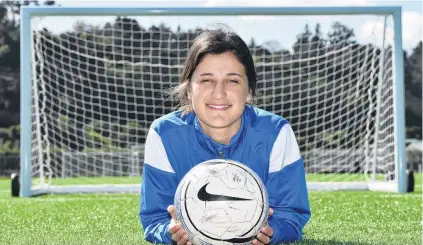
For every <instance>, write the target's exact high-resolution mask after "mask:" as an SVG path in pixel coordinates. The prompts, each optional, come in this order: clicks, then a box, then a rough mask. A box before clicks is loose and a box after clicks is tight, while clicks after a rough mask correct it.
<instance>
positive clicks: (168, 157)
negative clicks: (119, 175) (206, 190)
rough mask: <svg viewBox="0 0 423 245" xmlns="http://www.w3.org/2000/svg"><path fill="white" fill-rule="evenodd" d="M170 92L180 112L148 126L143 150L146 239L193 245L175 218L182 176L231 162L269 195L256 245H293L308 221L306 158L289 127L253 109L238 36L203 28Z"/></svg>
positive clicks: (251, 78) (251, 80)
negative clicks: (257, 180) (265, 223)
mask: <svg viewBox="0 0 423 245" xmlns="http://www.w3.org/2000/svg"><path fill="white" fill-rule="evenodd" d="M180 81H181V82H180V85H179V86H178V87H176V88H175V90H174V91H173V94H174V95H175V98H176V99H177V100H178V101H179V103H180V106H181V110H178V111H175V112H172V113H170V114H168V115H165V116H163V117H161V118H159V119H157V120H155V121H154V122H153V124H152V125H151V128H150V131H149V133H148V136H147V140H146V146H145V159H144V161H145V163H144V171H143V182H142V189H141V205H140V213H139V214H140V219H141V223H142V226H143V228H144V234H145V239H146V240H148V241H150V242H156V243H167V244H171V243H174V244H179V245H183V244H188V245H191V242H190V241H189V239H188V236H187V234H186V232H185V231H184V229H183V228H182V227H181V225H180V224H179V223H178V222H177V221H176V219H175V215H174V207H173V206H172V204H173V198H174V195H175V191H176V188H177V186H178V183H179V182H180V181H181V179H182V177H183V176H184V175H185V174H186V173H187V172H188V171H189V170H190V169H191V168H192V167H193V166H195V165H196V164H199V163H201V162H203V161H206V160H210V159H214V158H225V159H232V160H235V161H238V162H241V163H243V164H245V165H247V166H248V167H250V168H251V169H253V170H254V171H255V172H256V173H257V174H258V175H259V177H260V178H261V179H262V181H263V183H265V185H266V189H267V191H268V195H269V206H270V208H271V210H270V214H271V216H270V218H269V225H268V226H266V227H265V228H264V229H262V231H261V232H260V233H259V234H258V235H257V238H256V239H254V241H253V244H269V243H272V244H275V243H276V244H277V243H281V242H291V241H298V240H300V239H301V237H302V229H303V227H304V226H305V224H306V223H307V222H308V220H309V218H310V207H309V201H308V193H307V188H306V181H305V171H304V165H303V160H302V157H301V155H300V152H299V148H298V144H297V141H296V139H295V136H294V133H293V130H292V129H291V127H290V125H289V124H288V122H287V121H286V120H285V119H284V118H282V117H280V116H278V115H275V114H272V113H270V112H266V111H264V110H261V109H258V108H255V107H253V106H251V105H249V104H250V103H252V98H253V96H254V92H255V88H256V73H255V67H254V62H253V58H252V56H251V53H250V51H249V49H248V47H247V45H246V44H245V43H244V41H243V40H242V39H241V38H240V37H239V36H238V35H236V34H235V33H233V32H227V31H223V30H212V31H205V32H203V33H202V34H201V35H199V36H198V37H197V38H196V39H195V40H194V42H193V44H192V46H191V48H190V50H189V53H188V57H187V60H186V63H185V66H184V69H183V71H182V74H181V80H180Z"/></svg>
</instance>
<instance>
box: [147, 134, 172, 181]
mask: <svg viewBox="0 0 423 245" xmlns="http://www.w3.org/2000/svg"><path fill="white" fill-rule="evenodd" d="M144 163H145V164H148V165H150V166H152V167H155V168H158V169H160V170H163V171H166V172H170V173H175V171H174V170H173V168H172V166H171V165H170V162H169V158H168V157H167V154H166V150H165V148H164V145H163V142H162V139H161V138H160V135H159V134H158V133H157V132H156V130H154V129H153V128H150V130H149V131H148V135H147V139H146V141H145V152H144Z"/></svg>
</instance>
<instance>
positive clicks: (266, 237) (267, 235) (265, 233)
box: [253, 208, 273, 245]
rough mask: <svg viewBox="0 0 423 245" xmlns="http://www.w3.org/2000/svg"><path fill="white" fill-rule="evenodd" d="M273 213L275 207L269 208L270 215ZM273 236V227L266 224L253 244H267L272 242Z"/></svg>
mask: <svg viewBox="0 0 423 245" xmlns="http://www.w3.org/2000/svg"><path fill="white" fill-rule="evenodd" d="M272 215H273V209H271V208H269V216H272ZM272 236H273V229H272V227H270V226H269V225H266V226H265V227H263V228H262V229H261V230H260V233H259V234H258V235H257V236H256V237H257V238H256V239H254V240H253V245H266V244H269V243H270V239H271V238H272Z"/></svg>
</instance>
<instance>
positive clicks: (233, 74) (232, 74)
mask: <svg viewBox="0 0 423 245" xmlns="http://www.w3.org/2000/svg"><path fill="white" fill-rule="evenodd" d="M226 75H227V76H238V77H240V78H242V76H241V75H240V74H238V73H234V72H229V73H227V74H226ZM203 76H213V73H211V72H205V73H201V74H200V77H203Z"/></svg>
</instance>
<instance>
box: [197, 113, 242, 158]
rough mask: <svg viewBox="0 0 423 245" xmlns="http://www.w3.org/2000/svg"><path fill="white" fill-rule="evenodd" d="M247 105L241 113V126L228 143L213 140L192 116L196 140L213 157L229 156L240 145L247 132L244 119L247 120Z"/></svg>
mask: <svg viewBox="0 0 423 245" xmlns="http://www.w3.org/2000/svg"><path fill="white" fill-rule="evenodd" d="M246 110H247V107H246V108H245V109H244V112H243V113H242V115H241V126H240V128H239V130H238V132H237V133H236V134H235V135H234V136H233V137H232V138H231V140H230V142H229V145H226V144H221V143H219V142H216V141H214V140H213V139H212V138H211V137H210V136H208V135H207V134H205V133H204V131H203V129H202V128H201V126H200V122H199V121H198V117H197V115H195V116H194V128H195V134H196V136H197V140H198V142H199V143H200V145H201V146H202V147H203V148H204V149H205V150H206V151H207V152H209V153H210V154H211V155H213V156H214V157H215V158H229V157H231V156H232V155H233V154H234V152H235V151H236V150H237V149H238V147H239V146H240V145H241V143H242V141H243V140H244V138H245V134H246V132H247V127H246V124H247V122H246V120H247V116H246V115H247V113H246Z"/></svg>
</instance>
